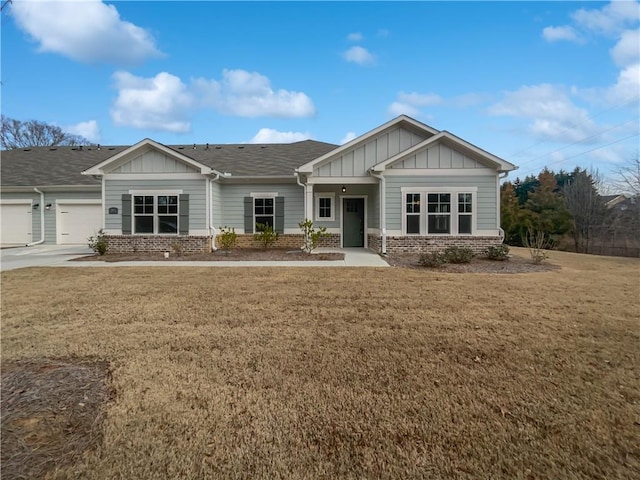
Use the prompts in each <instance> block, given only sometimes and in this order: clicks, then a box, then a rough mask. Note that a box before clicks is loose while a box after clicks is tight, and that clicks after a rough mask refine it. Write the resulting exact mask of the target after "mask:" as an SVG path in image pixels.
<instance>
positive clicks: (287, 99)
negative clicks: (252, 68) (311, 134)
mask: <svg viewBox="0 0 640 480" xmlns="http://www.w3.org/2000/svg"><path fill="white" fill-rule="evenodd" d="M193 89H194V92H195V93H196V95H197V96H198V98H200V102H201V104H202V105H203V106H212V107H214V108H216V109H217V110H219V111H220V112H222V113H226V114H229V115H236V116H239V117H262V116H273V117H288V118H291V117H309V116H312V115H314V114H315V106H314V104H313V102H312V101H311V99H310V98H309V97H308V96H307V95H306V94H304V93H303V92H295V91H289V90H283V89H280V90H277V91H274V90H273V89H272V88H271V82H270V81H269V79H268V78H267V77H265V76H264V75H261V74H259V73H257V72H248V71H246V70H224V71H223V72H222V80H220V81H217V80H213V79H211V80H207V79H203V78H197V79H195V80H194V81H193Z"/></svg>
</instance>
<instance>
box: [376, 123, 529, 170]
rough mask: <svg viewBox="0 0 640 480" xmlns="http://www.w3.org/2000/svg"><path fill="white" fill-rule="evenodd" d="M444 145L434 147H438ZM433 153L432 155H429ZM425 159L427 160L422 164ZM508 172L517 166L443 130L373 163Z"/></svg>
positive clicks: (378, 166)
mask: <svg viewBox="0 0 640 480" xmlns="http://www.w3.org/2000/svg"><path fill="white" fill-rule="evenodd" d="M440 146H442V147H444V148H437V149H436V148H435V147H440ZM430 154H431V155H430ZM422 162H426V164H424V165H423V164H422ZM478 167H488V168H492V169H494V170H497V171H499V172H509V171H512V170H515V169H516V168H517V167H516V166H515V165H513V164H512V163H509V162H507V161H506V160H503V159H502V158H500V157H497V156H495V155H493V154H491V153H489V152H487V151H485V150H482V149H481V148H479V147H476V146H475V145H473V144H471V143H469V142H467V141H465V140H463V139H461V138H460V137H457V136H455V135H453V134H452V133H449V132H447V131H442V132H440V133H438V134H436V135H434V136H432V137H430V138H427V139H426V140H424V141H422V142H420V143H418V144H416V145H414V146H413V147H411V148H409V149H407V150H405V151H403V152H400V153H398V154H397V155H395V156H393V157H391V158H389V159H387V160H385V161H383V162H380V163H378V164H376V165H374V166H373V167H372V170H373V171H375V172H382V171H384V170H386V169H388V168H478Z"/></svg>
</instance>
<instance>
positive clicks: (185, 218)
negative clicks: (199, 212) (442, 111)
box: [178, 193, 189, 235]
mask: <svg viewBox="0 0 640 480" xmlns="http://www.w3.org/2000/svg"><path fill="white" fill-rule="evenodd" d="M178 200H179V203H178V205H179V207H180V219H179V222H178V224H179V225H180V231H179V233H180V235H189V194H188V193H183V194H181V195H180V198H179V199H178Z"/></svg>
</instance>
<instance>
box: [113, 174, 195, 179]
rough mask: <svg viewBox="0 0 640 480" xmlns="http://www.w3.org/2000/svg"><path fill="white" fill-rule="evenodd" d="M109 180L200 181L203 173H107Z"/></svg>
mask: <svg viewBox="0 0 640 480" xmlns="http://www.w3.org/2000/svg"><path fill="white" fill-rule="evenodd" d="M103 178H106V179H107V180H200V179H201V178H202V174H201V173H106V174H104V175H103Z"/></svg>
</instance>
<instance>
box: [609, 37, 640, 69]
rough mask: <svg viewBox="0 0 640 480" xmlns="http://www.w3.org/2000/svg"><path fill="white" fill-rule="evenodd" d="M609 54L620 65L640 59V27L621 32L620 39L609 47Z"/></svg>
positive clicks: (623, 65) (629, 63)
mask: <svg viewBox="0 0 640 480" xmlns="http://www.w3.org/2000/svg"><path fill="white" fill-rule="evenodd" d="M611 56H612V57H613V61H614V62H616V65H618V66H620V67H625V66H627V65H631V64H634V63H637V62H638V61H640V29H636V30H625V31H624V32H622V34H621V35H620V40H618V43H616V45H615V46H614V47H613V48H612V49H611Z"/></svg>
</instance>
